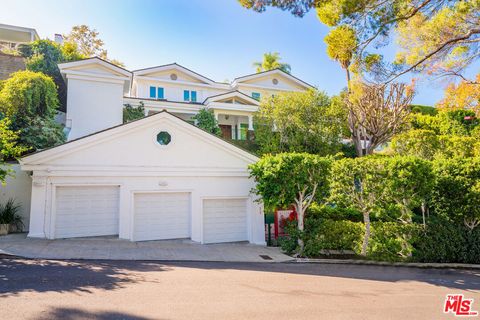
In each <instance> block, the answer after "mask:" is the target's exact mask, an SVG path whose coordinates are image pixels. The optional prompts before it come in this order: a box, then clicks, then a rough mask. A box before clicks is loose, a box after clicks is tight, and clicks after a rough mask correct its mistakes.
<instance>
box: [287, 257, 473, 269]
mask: <svg viewBox="0 0 480 320" xmlns="http://www.w3.org/2000/svg"><path fill="white" fill-rule="evenodd" d="M295 263H318V264H351V265H372V266H386V267H410V268H434V269H478V270H480V264H468V263H430V262H427V263H421V262H385V261H372V260H346V259H308V258H296V259H295Z"/></svg>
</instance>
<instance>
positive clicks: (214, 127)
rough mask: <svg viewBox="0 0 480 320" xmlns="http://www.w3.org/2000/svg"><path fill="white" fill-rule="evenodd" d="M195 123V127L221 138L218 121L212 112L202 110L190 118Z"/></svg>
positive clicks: (205, 109)
mask: <svg viewBox="0 0 480 320" xmlns="http://www.w3.org/2000/svg"><path fill="white" fill-rule="evenodd" d="M192 119H193V120H195V121H196V122H197V127H199V128H200V129H203V130H205V131H207V132H209V133H212V134H214V135H217V136H221V134H222V131H221V130H220V127H219V126H218V121H217V119H215V115H214V113H213V110H211V109H207V108H202V109H200V111H199V112H198V113H197V114H196V115H195V116H193V117H192Z"/></svg>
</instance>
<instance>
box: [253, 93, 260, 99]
mask: <svg viewBox="0 0 480 320" xmlns="http://www.w3.org/2000/svg"><path fill="white" fill-rule="evenodd" d="M252 98H253V99H255V100H260V93H258V92H252Z"/></svg>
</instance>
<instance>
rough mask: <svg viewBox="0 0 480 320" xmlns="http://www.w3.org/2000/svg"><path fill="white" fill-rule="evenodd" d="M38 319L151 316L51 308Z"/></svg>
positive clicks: (137, 319)
mask: <svg viewBox="0 0 480 320" xmlns="http://www.w3.org/2000/svg"><path fill="white" fill-rule="evenodd" d="M37 319H39V320H51V319H62V320H80V319H81V320H85V319H95V320H118V319H122V320H149V319H152V318H145V317H140V316H135V315H132V314H127V313H123V312H114V311H95V312H88V311H84V310H80V309H76V308H53V309H52V310H50V311H48V312H47V313H46V314H43V315H42V316H40V317H39V318H37Z"/></svg>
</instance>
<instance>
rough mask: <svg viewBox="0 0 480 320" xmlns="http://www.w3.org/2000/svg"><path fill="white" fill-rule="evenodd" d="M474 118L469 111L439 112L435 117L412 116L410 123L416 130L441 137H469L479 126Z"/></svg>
mask: <svg viewBox="0 0 480 320" xmlns="http://www.w3.org/2000/svg"><path fill="white" fill-rule="evenodd" d="M465 117H467V119H466V118H465ZM474 117H475V114H474V113H473V111H469V110H454V111H446V112H439V113H438V114H436V115H435V116H430V115H424V114H411V117H410V123H411V126H412V128H414V129H425V130H432V131H434V132H435V133H436V134H439V135H469V134H471V133H472V132H473V130H474V129H475V128H476V127H477V126H478V125H479V121H478V119H476V118H474Z"/></svg>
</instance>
